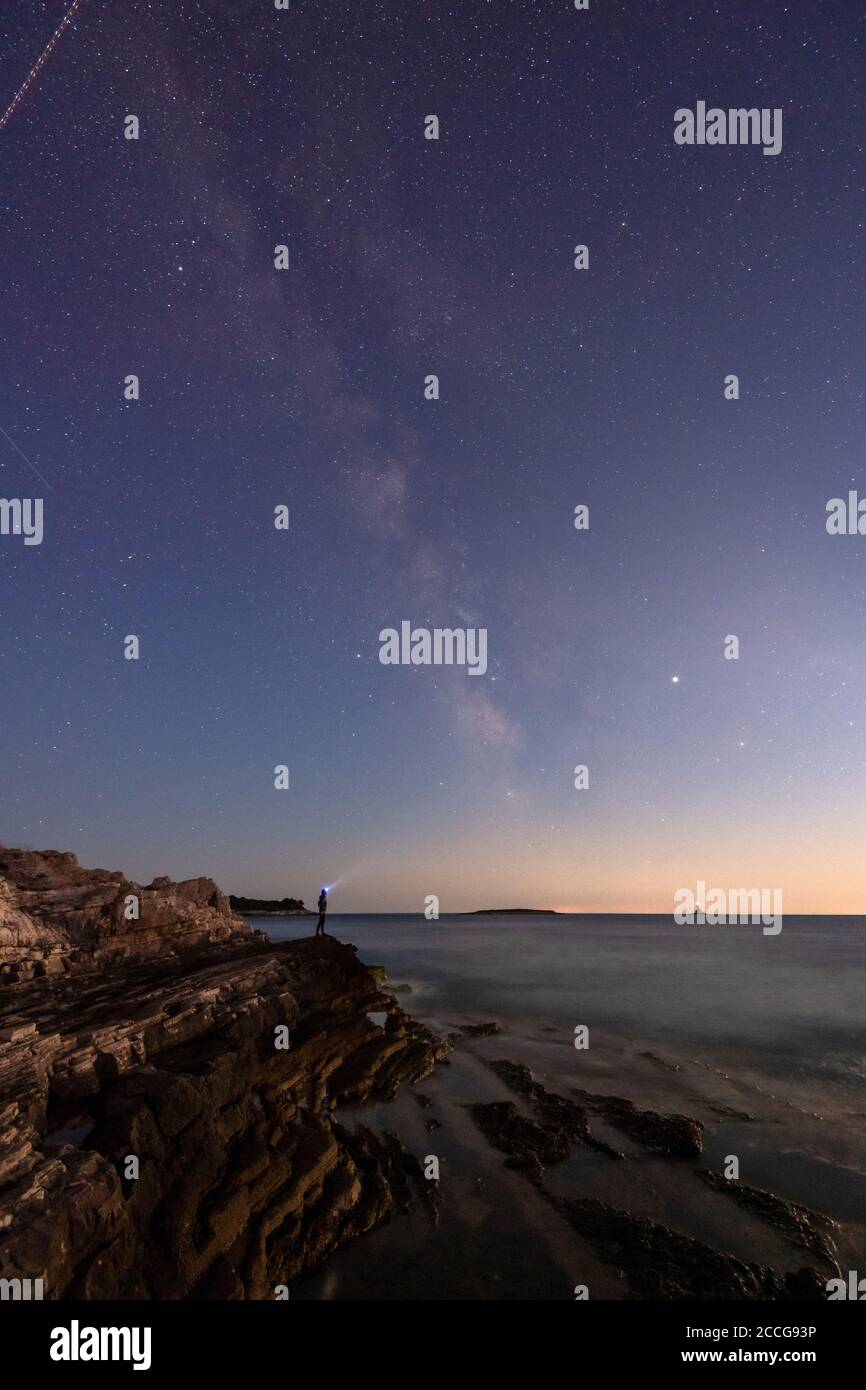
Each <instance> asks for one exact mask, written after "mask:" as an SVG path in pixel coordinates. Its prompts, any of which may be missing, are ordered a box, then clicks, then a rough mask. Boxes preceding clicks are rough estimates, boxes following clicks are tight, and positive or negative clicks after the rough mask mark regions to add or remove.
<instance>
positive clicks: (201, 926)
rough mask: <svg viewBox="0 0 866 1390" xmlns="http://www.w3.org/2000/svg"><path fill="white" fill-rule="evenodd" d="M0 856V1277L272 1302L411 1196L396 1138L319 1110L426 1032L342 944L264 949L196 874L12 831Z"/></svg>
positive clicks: (124, 1292) (52, 1289) (364, 1091)
mask: <svg viewBox="0 0 866 1390" xmlns="http://www.w3.org/2000/svg"><path fill="white" fill-rule="evenodd" d="M0 873H2V874H4V875H5V879H0V889H2V896H0V903H2V905H3V908H2V915H0V947H2V949H3V950H4V951H5V952H8V953H9V954H7V955H6V957H5V961H6V963H7V964H11V965H13V966H16V965H17V967H18V968H17V970H12V971H10V972H9V975H10V977H11V980H12V982H10V983H8V984H7V986H6V987H5V988H3V989H2V990H0V1277H2V1278H14V1277H21V1278H26V1277H32V1278H39V1277H41V1278H43V1279H44V1280H45V1292H46V1297H48V1298H52V1299H58V1298H185V1297H196V1298H244V1299H251V1298H272V1297H273V1294H274V1287H275V1285H276V1284H279V1283H287V1282H290V1281H291V1280H292V1279H295V1278H297V1277H298V1276H299V1275H300V1274H302V1273H304V1272H306V1271H307V1270H309V1269H311V1268H312V1267H313V1266H314V1265H315V1264H317V1263H318V1262H319V1261H320V1260H321V1259H322V1258H324V1256H325V1255H327V1254H328V1253H329V1252H330V1251H331V1250H333V1249H335V1248H336V1247H337V1246H339V1245H340V1244H342V1243H344V1242H345V1241H346V1240H349V1239H351V1238H352V1237H353V1236H355V1235H358V1234H359V1233H360V1232H362V1231H364V1230H367V1229H368V1228H369V1227H370V1226H372V1225H375V1224H376V1223H377V1222H378V1221H381V1220H382V1219H383V1218H384V1217H386V1216H387V1215H388V1213H389V1211H390V1210H392V1208H393V1207H394V1206H395V1205H397V1206H402V1205H405V1203H406V1202H407V1201H408V1200H409V1199H410V1195H411V1192H412V1182H411V1173H410V1172H409V1171H408V1170H410V1169H411V1161H410V1160H409V1158H408V1156H404V1157H401V1155H400V1153H398V1150H399V1144H398V1143H397V1141H396V1140H392V1139H388V1140H387V1141H384V1140H381V1141H380V1140H376V1139H375V1136H373V1137H370V1136H369V1135H368V1134H366V1133H360V1134H359V1135H357V1136H353V1135H350V1134H349V1133H348V1131H347V1130H346V1129H344V1128H343V1127H342V1126H341V1125H339V1124H337V1123H336V1122H335V1121H334V1119H333V1111H334V1108H335V1107H336V1106H337V1105H340V1104H343V1103H358V1102H360V1101H362V1100H364V1099H366V1098H368V1097H380V1096H381V1097H384V1096H389V1095H392V1094H393V1093H394V1091H395V1090H396V1088H397V1087H398V1086H399V1085H401V1084H403V1083H411V1082H414V1081H417V1080H420V1079H421V1078H423V1077H424V1076H425V1075H427V1074H428V1073H429V1072H430V1071H431V1070H432V1068H433V1066H434V1065H435V1062H436V1060H437V1059H438V1058H440V1057H441V1056H442V1054H443V1051H444V1046H445V1045H444V1044H443V1043H441V1042H438V1041H437V1040H435V1039H434V1038H433V1037H432V1036H431V1035H430V1034H429V1033H428V1032H427V1030H426V1029H424V1028H422V1027H421V1026H420V1025H417V1024H415V1023H414V1022H413V1021H412V1020H411V1019H409V1018H408V1017H407V1016H406V1015H405V1014H404V1013H403V1012H402V1010H401V1009H400V1008H399V1006H398V1004H397V1002H396V1000H395V999H394V998H393V996H391V995H385V994H382V993H381V991H380V990H379V988H378V986H377V984H376V982H375V980H374V979H373V977H372V976H371V974H370V972H369V971H368V970H367V969H366V968H365V967H364V966H363V965H361V963H360V962H359V961H358V960H357V957H356V954H355V949H354V947H352V946H347V945H342V944H341V943H339V942H338V941H336V940H334V939H333V938H331V937H318V938H315V937H310V938H307V939H306V940H302V941H292V942H285V943H281V944H278V945H275V944H272V943H270V942H269V941H268V939H267V938H266V937H265V936H264V935H263V934H262V933H260V932H257V931H254V930H253V929H251V928H250V927H249V926H248V925H247V924H246V923H244V922H243V921H242V919H240V918H237V917H235V916H234V915H233V914H232V913H231V910H230V909H229V907H228V902H227V900H226V899H225V897H224V896H223V895H222V894H221V893H220V891H219V889H218V888H217V887H216V885H215V884H214V883H212V881H211V880H210V879H190V880H188V881H186V882H184V883H180V884H175V883H172V882H171V881H170V880H165V879H157V880H154V882H153V883H152V884H150V885H149V886H148V887H147V888H143V889H142V888H137V887H136V885H134V884H131V883H130V882H129V881H128V880H126V879H124V878H123V877H122V876H121V875H116V874H110V873H106V872H105V871H101V870H95V871H89V870H84V869H82V868H81V867H80V866H79V865H78V863H77V861H76V860H75V858H74V856H72V855H61V854H33V853H29V852H22V851H10V850H3V851H0ZM127 892H133V893H138V894H140V895H141V902H142V917H141V920H140V921H139V922H127V921H125V919H124V917H123V913H122V906H123V901H124V898H125V896H126V894H127ZM22 919H23V920H22ZM49 957H50V958H51V959H54V958H55V957H56V960H57V969H47V968H46V969H45V970H44V971H42V970H39V969H38V968H37V967H38V966H39V965H40V963H41V964H42V965H43V966H47V961H48V959H49ZM16 979H17V983H15V982H14V981H15V980H16ZM369 1012H377V1013H381V1012H383V1013H385V1015H386V1026H385V1027H384V1028H380V1027H377V1026H376V1025H375V1024H374V1023H371V1022H370V1021H369V1019H368V1016H367V1015H368V1013H369ZM280 1025H285V1026H287V1027H288V1029H289V1037H290V1047H289V1048H288V1050H280V1049H278V1048H277V1047H275V1029H276V1028H277V1027H279V1026H280ZM395 1145H396V1148H395ZM129 1156H135V1157H136V1158H137V1159H138V1168H139V1176H138V1177H137V1178H135V1177H130V1176H128V1175H127V1158H128V1157H129ZM416 1186H417V1185H416ZM429 1186H430V1185H429V1184H425V1185H424V1186H423V1187H422V1188H421V1189H420V1195H421V1196H422V1197H424V1198H425V1199H426V1198H428V1193H427V1192H426V1191H425V1188H426V1187H429Z"/></svg>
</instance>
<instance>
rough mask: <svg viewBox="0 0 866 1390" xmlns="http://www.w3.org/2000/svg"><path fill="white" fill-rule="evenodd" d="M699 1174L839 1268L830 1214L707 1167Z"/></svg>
mask: <svg viewBox="0 0 866 1390" xmlns="http://www.w3.org/2000/svg"><path fill="white" fill-rule="evenodd" d="M698 1177H699V1178H701V1179H702V1181H703V1182H705V1183H706V1184H707V1186H708V1187H711V1188H713V1190H714V1191H715V1192H724V1193H725V1194H726V1195H727V1196H729V1197H733V1199H734V1201H735V1202H738V1203H739V1204H740V1206H742V1207H745V1208H746V1210H747V1211H750V1212H752V1213H753V1214H754V1215H755V1216H759V1217H761V1219H762V1220H763V1221H766V1222H767V1224H768V1225H770V1226H772V1227H773V1229H774V1230H776V1231H778V1233H779V1235H781V1236H783V1237H784V1238H785V1240H787V1241H789V1242H790V1243H791V1244H792V1245H799V1246H801V1247H802V1248H803V1249H805V1250H808V1251H810V1253H811V1254H813V1255H818V1256H819V1257H820V1258H821V1259H823V1260H826V1261H827V1262H828V1263H829V1264H831V1265H832V1266H833V1268H834V1269H835V1268H836V1247H835V1244H834V1242H833V1232H834V1231H836V1230H838V1225H837V1223H836V1222H835V1221H833V1220H832V1219H831V1218H830V1217H829V1216H824V1215H823V1214H822V1213H821V1212H817V1211H810V1210H809V1208H808V1207H800V1206H797V1205H796V1203H794V1202H789V1201H788V1200H787V1199H786V1198H785V1197H777V1196H776V1194H775V1193H773V1192H765V1191H764V1190H763V1189H762V1188H759V1187H747V1186H746V1185H745V1184H744V1183H741V1182H739V1181H734V1180H732V1179H730V1178H724V1177H722V1175H721V1173H713V1172H710V1171H709V1170H708V1169H706V1168H701V1169H699V1170H698Z"/></svg>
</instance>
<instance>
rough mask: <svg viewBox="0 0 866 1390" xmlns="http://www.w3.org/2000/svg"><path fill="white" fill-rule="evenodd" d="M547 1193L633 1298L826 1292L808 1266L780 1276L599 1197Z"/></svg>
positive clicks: (822, 1296) (808, 1295) (808, 1296)
mask: <svg viewBox="0 0 866 1390" xmlns="http://www.w3.org/2000/svg"><path fill="white" fill-rule="evenodd" d="M546 1195H548V1196H549V1200H550V1202H551V1204H552V1205H553V1206H554V1207H555V1209H556V1210H557V1211H559V1212H560V1214H561V1215H562V1216H564V1217H565V1218H566V1220H567V1221H568V1222H569V1223H570V1224H571V1226H572V1227H573V1228H574V1230H575V1231H577V1232H578V1234H579V1235H581V1236H583V1237H584V1238H585V1239H586V1240H588V1241H589V1242H590V1244H591V1245H592V1246H593V1248H594V1249H595V1251H596V1253H597V1254H598V1255H599V1256H600V1257H601V1258H602V1259H603V1260H605V1261H606V1262H608V1263H610V1264H612V1265H614V1266H615V1267H617V1268H620V1269H621V1270H622V1271H623V1273H624V1275H625V1277H626V1279H627V1280H628V1283H629V1287H630V1291H631V1293H632V1294H633V1295H634V1296H636V1297H638V1298H651V1299H681V1298H686V1299H726V1298H732V1299H746V1298H758V1299H785V1300H787V1299H812V1300H814V1299H825V1298H826V1296H827V1294H826V1289H825V1287H824V1280H823V1278H822V1276H821V1275H820V1274H819V1273H818V1272H817V1270H815V1269H812V1268H811V1267H810V1268H806V1269H800V1270H798V1271H797V1272H796V1273H793V1274H785V1275H780V1274H778V1273H776V1271H775V1270H772V1269H768V1268H766V1267H765V1266H763V1265H757V1264H744V1263H743V1261H742V1260H738V1259H736V1258H735V1257H734V1256H733V1255H727V1254H724V1253H722V1252H720V1251H718V1250H712V1249H711V1248H710V1247H709V1246H708V1245H704V1244H703V1243H702V1242H701V1241H699V1240H695V1239H694V1238H693V1237H692V1236H685V1235H681V1234H679V1232H677V1231H671V1230H669V1229H668V1227H667V1226H662V1225H659V1224H658V1223H656V1222H654V1221H649V1220H647V1218H646V1217H642V1216H632V1214H631V1213H630V1212H625V1211H618V1210H616V1208H614V1207H610V1206H607V1205H606V1204H605V1203H604V1202H599V1201H595V1200H594V1199H592V1198H577V1199H575V1198H571V1199H568V1198H560V1197H554V1196H552V1195H550V1194H546Z"/></svg>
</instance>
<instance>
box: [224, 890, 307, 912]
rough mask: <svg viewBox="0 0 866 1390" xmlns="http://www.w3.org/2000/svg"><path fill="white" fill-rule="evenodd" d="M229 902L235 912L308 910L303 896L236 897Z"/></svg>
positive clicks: (231, 896)
mask: <svg viewBox="0 0 866 1390" xmlns="http://www.w3.org/2000/svg"><path fill="white" fill-rule="evenodd" d="M229 902H230V903H231V905H232V909H233V911H235V912H306V910H307V909H306V908H305V907H304V902H303V899H302V898H236V897H235V895H234V894H233V893H232V894H231V895H230V897H229Z"/></svg>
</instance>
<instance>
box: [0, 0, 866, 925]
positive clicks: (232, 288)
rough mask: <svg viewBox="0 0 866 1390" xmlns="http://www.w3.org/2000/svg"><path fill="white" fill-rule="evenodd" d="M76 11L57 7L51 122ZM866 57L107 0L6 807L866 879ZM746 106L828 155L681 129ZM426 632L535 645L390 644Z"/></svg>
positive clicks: (224, 845)
mask: <svg viewBox="0 0 866 1390" xmlns="http://www.w3.org/2000/svg"><path fill="white" fill-rule="evenodd" d="M67 8H68V4H67V3H66V0H26V3H25V0H6V3H4V5H3V7H2V13H0V106H3V107H5V106H6V104H7V103H8V102H10V101H11V100H12V98H13V96H14V95H15V92H16V91H17V90H18V88H19V87H20V85H21V83H22V82H23V80H24V78H25V76H26V74H27V72H28V70H29V69H30V68H31V67H32V65H33V63H34V62H35V60H36V58H37V57H38V55H39V53H40V52H41V51H42V50H43V48H44V47H45V44H46V43H47V42H48V40H49V38H50V36H51V33H52V32H53V30H54V29H55V28H56V26H57V25H58V24H59V23H60V21H61V20H62V18H63V15H64V14H65V12H66V10H67ZM863 50H864V19H863V16H862V15H861V14H859V13H858V7H857V6H855V5H853V4H843V5H820V4H816V3H812V2H811V0H795V3H790V4H774V5H756V4H755V3H754V0H732V3H730V4H722V3H711V2H710V0H695V2H694V3H680V2H679V0H678V3H671V0H665V2H664V3H662V2H661V0H649V2H648V3H642V4H640V5H637V4H635V3H634V0H591V5H590V9H589V10H588V11H586V12H577V11H575V9H574V8H573V5H571V4H570V3H569V0H509V3H508V4H502V3H488V2H487V0H452V2H451V3H449V2H448V0H445V2H444V3H435V4H419V3H418V0H360V3H357V4H351V5H339V6H337V5H332V4H328V3H318V0H317V3H313V0H291V5H290V8H289V10H288V11H286V12H282V11H277V10H276V9H275V7H274V5H273V4H272V3H271V0H195V3H190V0H172V3H170V4H165V3H155V0H154V3H150V2H149V0H128V3H125V4H123V5H117V4H114V3H107V2H106V0H83V3H82V5H81V6H80V8H79V10H78V11H77V13H76V16H75V19H74V22H73V23H72V24H71V25H70V26H69V28H68V29H67V30H66V32H65V33H64V34H63V36H62V38H61V40H60V41H59V42H58V44H57V47H56V49H55V50H54V51H53V53H52V54H51V55H50V57H49V58H48V59H47V61H46V63H45V65H44V66H43V68H42V69H41V71H40V72H39V73H38V75H37V77H36V79H35V80H34V82H33V84H32V86H31V87H30V89H29V90H28V92H27V94H26V96H25V97H24V99H23V100H22V101H21V102H20V104H19V105H18V107H17V108H16V110H15V112H14V113H13V115H12V117H11V118H10V120H9V121H8V123H7V124H6V126H5V127H4V128H3V129H2V130H0V160H2V170H3V178H2V201H0V249H2V265H3V314H2V331H0V355H2V370H0V427H2V430H3V433H2V434H0V495H2V496H4V497H7V498H12V497H42V498H44V509H45V513H44V514H45V523H44V525H45V535H44V540H43V543H42V544H41V545H40V546H29V547H25V546H24V545H23V544H22V540H21V537H15V536H0V672H2V680H0V838H2V840H3V841H4V842H5V843H8V844H27V845H30V846H32V847H34V848H57V849H70V850H73V851H75V852H76V853H77V854H78V855H79V857H80V858H81V860H82V862H83V863H85V864H89V865H100V866H105V867H112V868H120V869H123V870H124V871H125V872H126V873H127V874H129V875H130V876H131V877H133V878H135V879H137V880H139V881H143V882H146V881H149V879H150V878H151V877H152V876H153V875H155V874H161V873H168V874H171V875H172V876H174V877H178V878H182V877H192V876H195V875H199V874H210V875H212V876H213V877H214V878H216V879H217V881H218V882H219V883H220V885H221V886H222V887H223V888H224V889H225V890H226V891H231V892H235V893H246V894H251V895H258V896H271V895H276V896H282V895H283V894H291V895H297V896H301V897H304V898H305V899H306V900H307V903H308V905H309V904H311V903H312V901H313V900H314V899H315V897H316V894H317V892H318V889H319V887H320V885H321V884H322V883H323V882H329V883H330V882H335V883H336V885H337V886H336V888H335V890H334V893H333V895H332V902H331V907H332V911H334V912H339V911H377V910H382V911H419V912H420V911H423V907H424V899H425V897H426V895H428V894H436V895H438V896H439V898H440V903H441V909H442V911H443V912H446V911H455V910H463V909H471V908H475V907H481V906H499V905H502V906H505V905H526V906H551V907H559V908H572V909H576V910H584V911H592V910H607V911H639V910H645V911H660V912H665V911H669V910H671V909H672V897H673V893H674V892H675V890H676V889H677V888H678V887H681V886H689V885H694V884H695V883H696V881H697V880H698V879H703V880H705V881H706V882H708V883H711V884H719V885H721V886H724V887H733V886H738V887H739V886H742V887H749V886H759V887H761V886H766V887H780V888H782V890H783V893H784V905H785V910H786V911H787V912H813V911H839V912H849V911H850V912H858V911H866V854H864V851H863V845H864V829H866V824H864V823H866V761H864V740H863V721H864V717H866V604H864V598H866V593H864V563H866V561H864V553H866V537H860V536H843V537H831V536H828V534H827V532H826V527H825V521H826V503H827V501H828V499H830V498H832V497H836V496H845V495H846V494H847V491H848V490H849V489H857V488H858V487H859V488H860V489H861V492H862V493H863V494H864V495H866V468H864V399H863V390H864V386H863V382H864V351H863V323H864V318H866V315H864V308H866V305H864V298H866V294H864V286H866V279H864V274H863V269H864V267H863V224H864V213H866V201H864V167H866V165H864V130H866V122H864V77H863V73H864V66H863V57H864V52H863ZM698 100H706V101H707V103H708V105H710V106H712V105H718V106H720V107H722V108H728V107H740V106H743V107H752V106H757V107H771V108H775V107H781V108H782V110H783V113H784V115H783V121H784V123H783V148H782V152H781V153H780V154H779V155H778V156H777V157H774V158H768V157H765V156H764V155H763V154H762V151H761V149H760V148H759V147H752V146H740V147H737V146H731V147H716V148H710V147H682V146H678V145H676V144H675V143H674V139H673V132H674V112H675V110H677V109H678V108H680V107H686V106H688V107H692V108H694V106H695V104H696V102H697V101H698ZM130 113H132V114H135V115H137V116H138V117H139V120H140V138H139V139H138V140H137V141H129V140H126V139H124V136H123V130H124V118H125V117H126V116H127V115H128V114H130ZM429 114H435V115H437V116H438V117H439V121H440V139H439V140H438V141H433V140H426V139H425V138H424V120H425V117H426V116H427V115H429ZM277 244H285V245H287V246H288V247H289V255H290V268H289V269H288V270H287V271H278V270H276V269H275V266H274V247H275V245H277ZM577 244H586V245H587V246H588V247H589V254H590V264H589V268H588V269H587V270H585V271H578V270H575V268H574V264H573V260H574V256H573V252H574V247H575V245H577ZM130 373H134V374H137V375H138V376H139V378H140V384H141V385H140V390H141V398H140V400H138V401H128V400H125V399H124V389H123V383H124V378H125V377H126V376H127V375H128V374H130ZM430 373H436V374H437V375H438V376H439V378H440V390H441V397H440V399H439V400H438V401H428V400H425V399H424V378H425V377H426V376H427V375H428V374H430ZM729 373H736V374H737V375H738V376H739V380H740V399H739V400H738V401H728V400H725V397H724V378H725V376H726V375H728V374H729ZM281 504H283V505H286V506H288V507H289V509H290V526H289V529H288V530H287V531H278V530H276V529H275V527H274V508H275V507H276V506H278V505H281ZM578 504H585V505H587V506H589V508H590V526H589V530H587V531H583V532H578V531H576V530H575V527H574V508H575V506H577V505H578ZM404 619H408V620H410V621H411V622H412V623H413V625H416V626H425V627H435V626H441V627H458V626H467V627H483V628H486V629H487V632H488V669H487V673H486V674H485V675H484V676H483V677H481V676H479V677H471V676H469V675H468V673H467V671H466V670H465V669H460V668H459V667H455V668H442V667H432V666H431V667H388V666H383V665H382V664H381V663H380V661H379V632H380V630H381V629H383V628H386V627H390V626H395V627H397V626H399V624H400V622H401V621H402V620H404ZM128 634H136V635H138V636H139V638H140V642H141V658H140V660H138V661H127V660H125V659H124V638H125V637H126V636H127V635H128ZM728 634H735V635H736V636H738V637H739V641H740V659H739V660H738V661H726V660H725V659H724V658H723V644H724V640H725V637H726V636H727V635H728ZM675 676H678V677H679V679H678V680H674V677H675ZM278 764H285V765H287V766H288V768H289V788H288V790H286V791H278V790H276V789H275V787H274V767H275V766H276V765H278ZM577 764H585V765H586V766H587V767H588V769H589V780H590V785H589V787H588V788H587V789H585V790H580V791H578V790H576V789H575V787H574V768H575V766H576V765H577Z"/></svg>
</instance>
